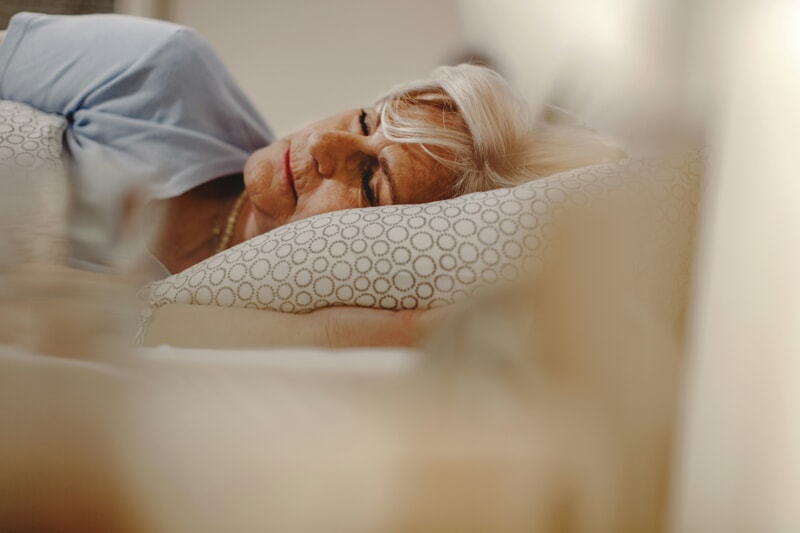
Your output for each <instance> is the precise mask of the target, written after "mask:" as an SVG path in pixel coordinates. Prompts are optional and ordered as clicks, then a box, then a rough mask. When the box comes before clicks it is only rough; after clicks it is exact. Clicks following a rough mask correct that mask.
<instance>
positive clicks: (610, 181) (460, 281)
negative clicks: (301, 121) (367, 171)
mask: <svg viewBox="0 0 800 533" xmlns="http://www.w3.org/2000/svg"><path fill="white" fill-rule="evenodd" d="M700 157H702V156H696V157H694V158H693V159H691V160H689V161H688V162H687V161H686V159H685V158H684V159H683V160H682V161H683V162H682V163H680V164H677V165H672V166H671V167H669V168H668V169H667V171H666V172H664V168H665V166H664V163H663V162H662V161H655V160H654V161H644V160H634V159H630V160H625V161H623V162H620V163H615V164H610V165H598V166H594V167H588V168H583V169H578V170H573V171H569V172H565V173H562V174H558V175H554V176H551V177H548V178H543V179H539V180H536V181H532V182H529V183H525V184H523V185H519V186H517V187H514V188H509V189H499V190H494V191H489V192H480V193H475V194H469V195H465V196H461V197H459V198H455V199H451V200H445V201H441V202H436V203H431V204H424V205H398V206H384V207H377V208H367V209H351V210H346V211H338V212H334V213H327V214H323V215H318V216H315V217H312V218H308V219H305V220H300V221H297V222H294V223H292V224H288V225H286V226H282V227H280V228H278V229H276V230H274V231H272V232H269V233H266V234H264V235H261V236H259V237H256V238H254V239H251V240H249V241H247V242H244V243H242V244H240V245H238V246H236V247H234V248H231V249H230V250H227V251H225V252H223V253H220V254H217V255H215V256H213V257H211V258H209V259H207V260H206V261H203V262H201V263H199V264H197V265H194V266H192V267H190V268H189V269H187V270H185V271H183V272H181V273H178V274H175V275H173V276H171V277H169V278H166V279H164V280H161V281H159V282H155V283H152V284H151V285H150V286H149V289H150V293H149V302H150V305H151V307H153V308H157V307H159V306H161V305H164V304H167V303H184V304H200V305H217V306H225V307H247V308H254V309H270V310H274V311H284V312H293V313H298V312H307V311H312V310H314V309H317V308H321V307H327V306H331V305H355V306H362V307H374V308H383V309H414V308H422V309H426V308H431V307H436V306H439V305H444V304H449V303H452V302H455V301H458V300H460V299H462V298H464V297H467V296H469V295H472V294H474V293H476V292H477V291H481V290H484V289H485V288H487V287H489V286H491V285H493V284H496V283H498V282H501V281H504V280H509V281H510V280H513V279H516V278H518V277H519V275H520V273H521V272H523V271H526V270H531V269H534V268H536V266H537V265H538V264H539V262H540V260H541V259H542V255H543V252H544V248H545V246H544V243H545V242H546V238H547V235H548V232H549V228H550V226H551V220H552V217H553V215H554V214H555V213H557V212H558V210H559V209H560V208H562V207H563V206H565V205H566V204H567V203H577V204H581V203H585V202H586V201H589V200H590V199H591V198H593V197H599V196H602V195H604V193H605V192H606V191H609V190H611V189H614V188H619V187H620V186H625V187H628V186H633V187H634V188H635V187H636V186H637V184H641V183H642V182H643V181H648V180H649V181H652V182H653V183H656V182H658V183H660V184H661V185H660V187H661V188H662V189H663V190H665V191H667V193H668V194H669V195H671V196H672V197H674V198H676V199H680V201H679V202H678V203H679V204H686V205H685V207H681V209H684V208H685V209H686V210H687V217H688V213H689V210H692V209H693V206H694V204H695V203H696V202H695V201H692V202H686V201H685V200H686V199H693V198H696V193H695V188H696V183H697V179H696V177H697V175H698V174H699V173H700V166H701V162H700Z"/></svg>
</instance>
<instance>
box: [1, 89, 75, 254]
mask: <svg viewBox="0 0 800 533" xmlns="http://www.w3.org/2000/svg"><path fill="white" fill-rule="evenodd" d="M66 125H67V123H66V121H65V120H64V118H63V117H60V116H58V115H51V114H47V113H43V112H41V111H38V110H36V109H34V108H32V107H30V106H28V105H25V104H21V103H18V102H10V101H7V100H0V226H2V231H0V257H1V258H2V262H3V263H5V264H7V263H9V262H12V261H17V262H23V261H24V262H31V261H34V262H36V261H39V262H63V261H64V260H65V258H66V211H67V200H68V194H67V179H66V174H65V172H64V167H63V165H62V161H61V147H62V135H63V132H64V129H65V128H66Z"/></svg>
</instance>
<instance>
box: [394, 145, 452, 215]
mask: <svg viewBox="0 0 800 533" xmlns="http://www.w3.org/2000/svg"><path fill="white" fill-rule="evenodd" d="M380 155H381V157H382V158H383V157H385V158H386V162H387V163H388V166H389V169H390V171H391V173H392V178H393V182H394V189H395V195H396V196H397V203H399V204H420V203H426V202H434V201H436V200H444V199H446V198H450V197H452V195H453V194H452V190H453V185H454V183H455V179H456V174H455V172H453V171H452V170H450V169H448V168H447V167H445V166H444V165H442V164H441V163H439V162H438V161H436V160H435V159H434V158H433V157H432V156H431V155H430V154H428V153H426V152H425V151H424V150H423V148H422V147H421V146H420V145H419V144H416V143H394V142H389V141H387V144H386V146H385V147H384V148H383V149H382V150H381V154H380Z"/></svg>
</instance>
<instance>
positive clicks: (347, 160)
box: [308, 131, 369, 178]
mask: <svg viewBox="0 0 800 533" xmlns="http://www.w3.org/2000/svg"><path fill="white" fill-rule="evenodd" d="M308 151H309V153H310V154H311V157H312V158H314V161H316V165H317V171H318V172H319V174H320V175H321V176H322V177H324V178H333V177H336V176H337V175H342V174H348V173H349V172H348V171H349V170H351V169H352V167H353V166H354V165H357V161H358V160H359V159H360V158H362V157H363V156H364V155H365V154H366V153H367V152H368V151H369V148H368V146H367V143H366V138H365V137H363V136H361V135H356V134H353V133H350V132H344V131H315V132H314V133H312V134H311V135H310V136H309V138H308Z"/></svg>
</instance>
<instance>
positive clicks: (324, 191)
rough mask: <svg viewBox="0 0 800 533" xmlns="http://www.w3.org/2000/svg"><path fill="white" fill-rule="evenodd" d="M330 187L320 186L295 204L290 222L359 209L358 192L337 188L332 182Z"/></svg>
mask: <svg viewBox="0 0 800 533" xmlns="http://www.w3.org/2000/svg"><path fill="white" fill-rule="evenodd" d="M329 182H330V184H331V186H326V185H321V186H319V187H317V189H315V190H314V192H313V193H311V194H309V195H308V196H307V197H306V198H304V199H303V200H302V201H301V202H298V204H297V210H296V211H295V213H294V215H293V216H292V219H291V220H300V219H302V218H308V217H312V216H314V215H319V214H322V213H330V212H331V211H340V210H342V209H352V208H354V207H361V202H360V196H359V191H357V190H353V189H347V188H343V187H338V186H337V185H338V184H336V183H335V182H333V181H332V180H330V181H329Z"/></svg>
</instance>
